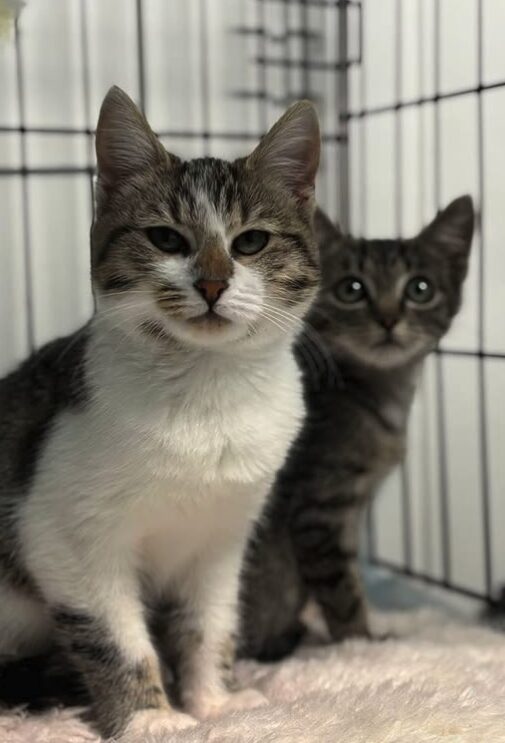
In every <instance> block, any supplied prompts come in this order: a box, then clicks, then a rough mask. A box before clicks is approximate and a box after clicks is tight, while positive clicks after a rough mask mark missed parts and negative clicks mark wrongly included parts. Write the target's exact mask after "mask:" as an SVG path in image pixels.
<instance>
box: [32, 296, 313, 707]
mask: <svg viewBox="0 0 505 743" xmlns="http://www.w3.org/2000/svg"><path fill="white" fill-rule="evenodd" d="M144 301H145V302H146V311H147V307H148V305H149V303H148V301H147V300H144ZM132 312H133V311H132ZM136 314H137V317H138V312H137V313H136ZM291 340H292V339H291V338H290V337H287V336H284V337H282V338H277V340H276V342H275V343H267V344H265V345H264V346H262V347H258V345H256V346H254V345H249V346H248V345H247V344H244V345H242V346H241V345H240V344H239V345H238V346H237V345H236V344H234V345H225V346H222V347H220V348H218V349H217V350H207V349H202V348H200V349H196V348H195V349H190V348H188V349H186V350H185V351H182V350H180V349H179V350H178V351H176V352H170V351H168V350H165V349H163V348H159V347H155V346H149V345H146V344H145V343H144V342H141V340H140V339H139V338H138V337H137V338H134V337H133V336H132V334H131V332H130V330H129V329H128V323H126V325H125V327H124V328H123V327H118V324H117V322H113V321H110V320H107V316H106V315H105V317H104V318H102V319H101V318H100V315H99V316H98V317H97V318H96V319H95V321H94V324H93V330H92V340H91V343H90V347H89V349H88V357H87V372H88V378H89V381H90V385H91V402H90V403H89V404H88V405H87V406H86V407H85V408H84V410H82V411H67V412H64V413H62V414H61V415H60V416H59V417H58V419H57V420H56V423H55V425H54V427H53V429H52V432H51V435H50V437H49V440H48V442H47V445H46V446H45V449H44V453H43V456H42V458H41V460H40V462H39V466H38V470H37V476H36V479H35V482H34V485H33V487H32V490H31V493H30V495H29V497H28V499H27V501H26V505H25V507H24V509H23V511H22V514H21V522H20V523H21V542H22V544H23V545H24V558H25V560H26V563H27V565H28V567H29V569H30V571H31V572H32V573H33V575H34V577H35V579H36V581H37V583H38V585H39V586H40V587H41V589H42V591H43V594H44V597H45V599H46V601H47V602H49V603H50V604H56V605H57V604H62V605H64V606H67V607H72V608H74V609H76V610H78V611H85V612H89V613H92V614H94V615H95V616H97V617H99V618H100V619H101V621H102V622H103V623H105V624H106V625H107V626H108V628H109V631H110V633H111V634H112V636H113V637H114V639H115V641H116V643H117V644H118V646H119V647H120V648H121V651H122V654H123V656H124V657H125V659H128V660H130V661H132V662H134V661H138V660H141V659H143V658H146V657H152V656H153V653H154V651H153V649H152V647H151V642H150V639H149V637H148V633H147V630H146V627H145V623H144V618H143V609H142V603H141V596H142V594H145V593H151V594H153V593H166V592H168V593H169V594H170V593H173V594H175V595H177V596H182V597H183V598H184V599H185V601H186V602H187V604H188V605H189V606H190V607H192V609H193V611H194V616H195V625H196V628H197V629H199V631H201V632H203V643H202V645H201V647H199V648H198V649H197V650H196V651H195V655H194V658H193V659H189V660H188V662H187V664H186V683H185V700H186V703H187V705H188V708H190V709H191V710H193V711H195V712H196V713H202V714H203V713H205V711H206V710H207V709H209V708H211V707H213V706H215V702H216V700H221V698H222V697H223V696H224V694H223V689H222V685H221V680H220V677H219V660H220V652H221V650H222V646H223V643H224V642H225V641H226V639H227V638H228V636H229V634H230V633H232V632H234V630H235V624H236V615H237V611H236V603H237V593H238V577H239V571H240V566H241V560H242V555H243V550H244V546H245V541H246V539H247V536H248V533H249V531H250V528H251V525H252V522H253V521H254V519H256V518H257V516H258V514H259V512H260V510H261V508H262V505H263V502H264V499H265V497H266V495H267V492H268V490H269V487H270V484H271V483H272V481H273V478H274V475H275V472H276V470H277V469H278V468H279V467H280V466H281V464H282V462H283V460H284V458H285V455H286V452H287V449H288V447H289V445H290V443H291V441H292V440H293V438H294V436H295V434H296V432H297V430H298V428H299V425H300V422H301V419H302V415H303V404H302V397H301V391H300V383H299V378H298V369H297V367H296V365H295V362H294V360H293V357H292V352H291ZM139 575H142V576H144V579H143V580H142V582H141V581H140V579H139ZM41 612H42V607H41ZM41 616H42V614H41ZM223 703H224V702H223Z"/></svg>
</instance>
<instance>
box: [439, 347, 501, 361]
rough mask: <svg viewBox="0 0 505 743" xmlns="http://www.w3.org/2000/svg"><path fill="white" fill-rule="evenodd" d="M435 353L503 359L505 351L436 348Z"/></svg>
mask: <svg viewBox="0 0 505 743" xmlns="http://www.w3.org/2000/svg"><path fill="white" fill-rule="evenodd" d="M435 353H436V354H438V355H439V356H466V357H469V358H474V359H505V352H503V353H500V352H499V351H484V350H481V349H479V350H477V351H468V350H465V349H459V348H437V349H435Z"/></svg>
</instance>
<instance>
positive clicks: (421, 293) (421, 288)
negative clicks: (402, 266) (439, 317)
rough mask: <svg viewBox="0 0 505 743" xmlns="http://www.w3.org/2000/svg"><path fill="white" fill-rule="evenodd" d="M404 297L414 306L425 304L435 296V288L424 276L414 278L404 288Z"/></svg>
mask: <svg viewBox="0 0 505 743" xmlns="http://www.w3.org/2000/svg"><path fill="white" fill-rule="evenodd" d="M405 296H406V297H407V299H410V301H411V302H415V303H416V304H426V303H427V302H430V301H431V300H432V299H433V297H434V296H435V287H434V286H433V284H432V282H431V281H430V280H429V279H427V278H425V277H424V276H415V277H414V278H413V279H410V281H409V282H408V284H407V286H406V287H405Z"/></svg>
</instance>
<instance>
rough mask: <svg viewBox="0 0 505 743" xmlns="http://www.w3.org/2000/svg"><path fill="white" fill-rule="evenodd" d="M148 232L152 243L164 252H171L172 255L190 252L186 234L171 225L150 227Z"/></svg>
mask: <svg viewBox="0 0 505 743" xmlns="http://www.w3.org/2000/svg"><path fill="white" fill-rule="evenodd" d="M146 234H147V237H148V238H149V240H150V241H151V242H152V244H153V245H155V246H156V247H157V248H158V250H162V251H163V252H164V253H171V254H172V255H176V254H177V255H187V254H188V253H189V243H188V241H187V240H186V238H185V237H184V235H181V233H180V232H177V230H173V229H172V228H171V227H163V226H160V227H148V228H147V230H146Z"/></svg>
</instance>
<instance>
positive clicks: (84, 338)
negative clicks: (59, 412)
mask: <svg viewBox="0 0 505 743" xmlns="http://www.w3.org/2000/svg"><path fill="white" fill-rule="evenodd" d="M88 340H89V329H88V326H84V327H83V328H81V329H80V330H78V331H76V332H75V333H72V334H71V335H68V336H64V337H62V338H57V339H56V340H53V341H50V342H49V343H46V344H45V345H43V346H42V347H41V348H39V349H37V350H36V351H35V352H34V353H32V354H31V355H30V356H29V357H28V358H27V359H26V360H25V361H23V362H22V363H21V364H20V365H19V366H18V367H17V368H16V369H14V370H13V371H12V372H10V374H8V375H7V376H5V377H4V378H3V379H1V380H0V411H2V413H6V412H7V411H8V410H10V409H12V408H19V406H23V407H24V406H29V407H30V408H31V409H32V410H33V411H35V409H36V408H37V407H39V406H42V407H45V406H46V405H51V404H54V405H56V406H57V407H65V406H74V405H77V404H79V403H82V402H83V401H84V400H85V398H86V382H85V371H84V369H85V358H86V348H87V344H88Z"/></svg>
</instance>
